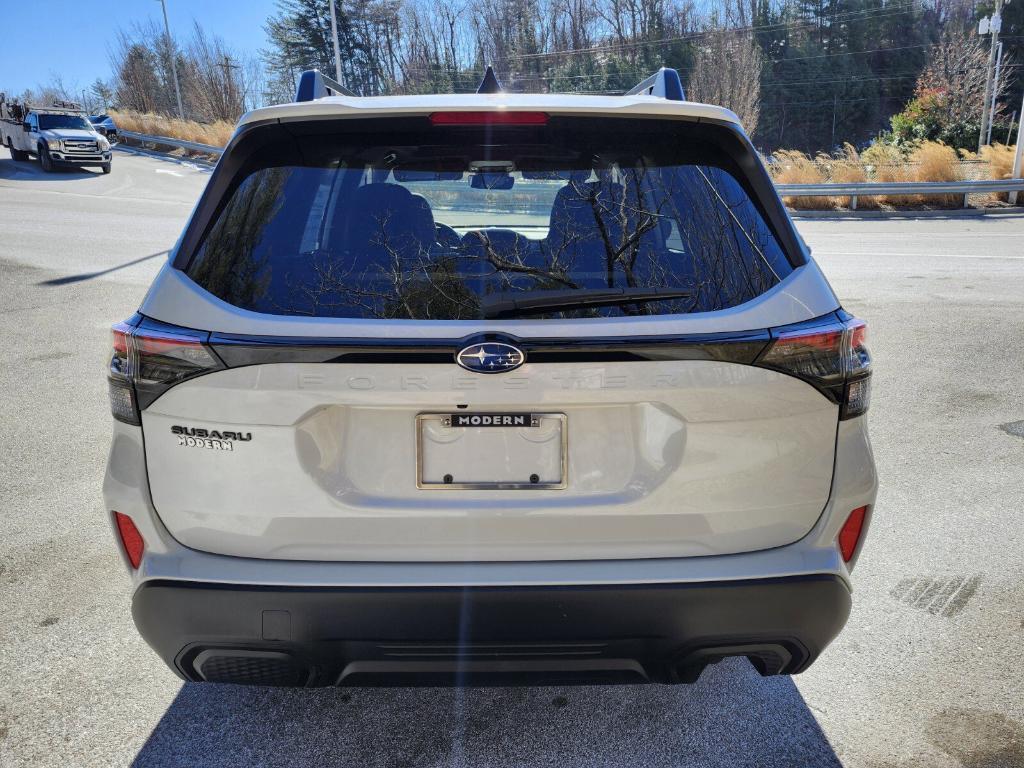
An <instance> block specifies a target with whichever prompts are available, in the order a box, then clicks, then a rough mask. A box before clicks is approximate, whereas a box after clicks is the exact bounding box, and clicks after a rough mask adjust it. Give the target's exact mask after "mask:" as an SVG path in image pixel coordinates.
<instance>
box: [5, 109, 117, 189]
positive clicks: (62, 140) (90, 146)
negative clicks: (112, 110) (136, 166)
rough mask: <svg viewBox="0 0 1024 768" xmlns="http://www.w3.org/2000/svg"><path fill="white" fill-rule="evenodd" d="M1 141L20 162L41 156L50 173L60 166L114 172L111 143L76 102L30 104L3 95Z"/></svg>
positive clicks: (45, 168)
mask: <svg viewBox="0 0 1024 768" xmlns="http://www.w3.org/2000/svg"><path fill="white" fill-rule="evenodd" d="M0 143H2V144H3V145H4V146H5V147H7V149H9V150H10V152H11V158H13V159H14V160H16V161H22V160H28V159H29V158H30V157H37V158H38V159H39V165H40V166H41V167H42V169H43V170H44V171H46V172H47V173H49V172H51V171H53V170H55V169H56V168H57V166H73V167H76V168H85V167H96V168H99V169H100V170H101V171H103V173H110V163H111V155H110V142H109V141H108V140H107V139H106V138H105V137H104V136H102V135H101V134H100V133H98V132H97V131H96V129H95V128H94V127H93V126H92V124H91V123H90V122H89V120H88V118H87V116H86V113H85V111H84V110H83V109H82V107H81V106H80V105H79V104H77V103H75V102H72V101H60V100H58V101H54V102H53V105H52V106H49V107H29V106H27V105H23V104H20V103H18V102H16V101H10V102H9V101H7V99H6V98H5V97H4V96H3V94H0Z"/></svg>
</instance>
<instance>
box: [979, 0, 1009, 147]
mask: <svg viewBox="0 0 1024 768" xmlns="http://www.w3.org/2000/svg"><path fill="white" fill-rule="evenodd" d="M1002 10H1003V0H996V9H995V11H993V13H992V16H991V17H988V16H987V17H985V18H984V19H982V20H981V22H979V24H978V34H979V35H990V37H989V49H988V68H987V69H986V72H985V100H984V101H983V102H982V104H981V130H980V131H979V132H978V151H979V152H981V148H982V147H983V146H985V140H986V139H987V138H988V122H989V121H988V111H989V101H990V100H991V101H995V94H994V93H993V92H992V77H993V70H994V69H995V64H996V46H997V45H999V30H1000V29H1001V28H1002V26H1003V17H1002V14H1001V13H1000V12H1001V11H1002Z"/></svg>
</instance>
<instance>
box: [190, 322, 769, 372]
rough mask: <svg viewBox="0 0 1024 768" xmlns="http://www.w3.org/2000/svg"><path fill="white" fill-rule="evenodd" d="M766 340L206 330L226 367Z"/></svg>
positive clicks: (744, 354)
mask: <svg viewBox="0 0 1024 768" xmlns="http://www.w3.org/2000/svg"><path fill="white" fill-rule="evenodd" d="M770 340H771V336H770V334H769V333H768V331H742V332H739V333H707V334H690V335H684V336H619V337H605V338H592V339H591V338H577V339H519V338H516V337H514V336H510V335H508V334H501V333H481V334H474V335H472V336H467V337H464V338H462V339H452V340H445V339H337V338H333V339H332V338H310V337H298V336H239V335H233V334H224V333H212V334H210V339H209V344H210V345H211V346H212V347H213V349H214V350H215V351H216V352H217V354H218V355H219V356H220V358H221V359H222V360H223V361H224V363H225V365H227V366H228V367H229V368H239V367H241V366H246V365H267V364H271V363H347V364H385V365H399V364H400V365H410V364H422V363H453V364H454V362H455V355H456V354H457V353H458V352H459V350H461V349H463V348H464V347H466V346H469V345H470V344H478V343H480V342H483V341H500V342H503V343H506V344H513V345H515V346H517V347H519V348H520V349H521V350H523V352H525V353H526V361H527V363H597V362H629V361H655V360H719V361H722V362H731V363H745V364H750V363H753V362H754V360H756V359H757V356H758V355H759V354H760V353H761V352H762V351H763V350H764V348H765V347H766V346H767V345H768V343H769V341H770Z"/></svg>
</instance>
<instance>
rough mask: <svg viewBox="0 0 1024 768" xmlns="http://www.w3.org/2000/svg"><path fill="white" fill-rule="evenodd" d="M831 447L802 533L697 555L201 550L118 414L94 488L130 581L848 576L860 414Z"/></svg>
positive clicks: (138, 433) (861, 465) (857, 501)
mask: <svg viewBox="0 0 1024 768" xmlns="http://www.w3.org/2000/svg"><path fill="white" fill-rule="evenodd" d="M835 450H836V453H835V456H836V461H835V473H834V476H833V478H832V488H831V495H830V498H829V501H828V504H827V505H826V507H825V509H824V511H823V513H822V514H821V516H820V517H819V518H818V520H817V521H816V523H815V524H814V527H813V528H812V529H811V531H810V532H809V533H807V535H806V536H804V537H803V538H802V539H800V540H799V541H796V542H793V543H792V544H788V545H786V546H781V547H775V548H773V549H765V550H759V551H756V552H745V553H740V554H733V555H709V556H706V557H682V558H642V559H641V558H630V559H612V560H538V561H534V560H532V559H531V560H530V561H516V562H501V561H491V562H479V561H473V562H448V563H440V562H408V563H403V562H369V561H334V562H331V561H327V562H318V561H300V560H269V559H261V558H248V557H234V556H226V555H216V554H210V553H206V552H201V551H197V550H195V549H191V548H188V547H186V546H184V545H183V544H181V543H180V542H179V541H177V540H176V539H175V538H174V537H173V536H172V535H171V534H170V532H169V531H168V530H167V528H166V527H165V526H164V524H163V521H162V520H161V518H160V517H159V516H158V515H157V513H156V510H155V508H154V507H153V502H152V498H151V496H150V490H149V479H148V477H147V472H146V459H145V452H144V448H143V437H142V429H141V428H139V427H134V426H131V425H128V424H123V423H121V422H115V423H114V427H113V436H112V441H111V447H110V454H109V459H108V462H107V471H106V477H105V479H104V483H103V495H104V499H105V501H106V504H107V507H108V508H109V509H113V510H118V511H121V512H122V513H123V514H126V515H129V516H130V517H131V518H132V520H133V521H134V522H135V524H136V525H137V526H138V528H139V531H140V532H141V534H142V536H143V538H144V539H145V541H146V555H145V557H144V558H143V561H142V564H141V565H140V567H139V568H138V569H132V568H131V567H129V565H128V563H127V561H125V571H126V572H127V573H128V574H129V576H130V578H131V579H132V581H133V583H134V584H136V585H139V584H142V583H144V582H147V581H170V582H174V581H184V582H189V581H195V582H208V583H214V584H240V585H246V584H247V585H254V586H260V585H267V586H282V587H445V586H447V587H462V586H496V587H502V586H509V587H512V586H529V585H551V586H571V585H585V584H594V585H599V584H659V583H664V584H675V583H680V584H682V583H692V582H701V581H708V582H718V581H731V580H748V579H771V578H776V577H785V576H802V575H812V574H833V575H836V576H838V577H840V578H841V579H842V580H843V581H844V582H845V583H846V584H847V585H850V569H851V568H852V567H853V565H854V564H855V562H856V558H855V559H854V560H853V561H851V562H850V563H844V562H843V560H842V558H841V557H840V555H839V551H838V550H837V549H836V544H835V541H836V536H837V535H838V533H839V529H840V527H841V526H842V524H843V523H844V522H845V521H846V518H847V516H848V515H849V514H850V511H851V510H853V509H855V508H857V507H860V506H863V505H868V506H872V505H873V504H874V502H875V496H876V493H877V490H878V478H877V474H876V471H875V465H874V456H873V454H872V451H871V444H870V441H869V439H868V431H867V418H866V417H863V416H862V417H858V418H855V419H850V420H847V421H841V422H839V426H838V431H837V437H836V448H835ZM115 535H116V534H115Z"/></svg>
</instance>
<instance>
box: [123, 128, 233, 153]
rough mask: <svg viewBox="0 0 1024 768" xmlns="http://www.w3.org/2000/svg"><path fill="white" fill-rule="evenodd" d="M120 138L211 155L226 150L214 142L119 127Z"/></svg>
mask: <svg viewBox="0 0 1024 768" xmlns="http://www.w3.org/2000/svg"><path fill="white" fill-rule="evenodd" d="M117 135H118V137H120V138H125V139H133V140H134V141H138V142H139V143H141V144H158V145H160V146H164V147H176V148H178V149H187V150H189V151H191V152H204V153H206V154H209V155H219V154H221V153H223V152H224V147H215V146H213V145H212V144H200V143H199V142H197V141H185V140H184V139H172V138H171V137H170V136H150V135H149V134H147V133H135V132H134V131H122V130H121V129H120V128H118V129H117Z"/></svg>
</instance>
